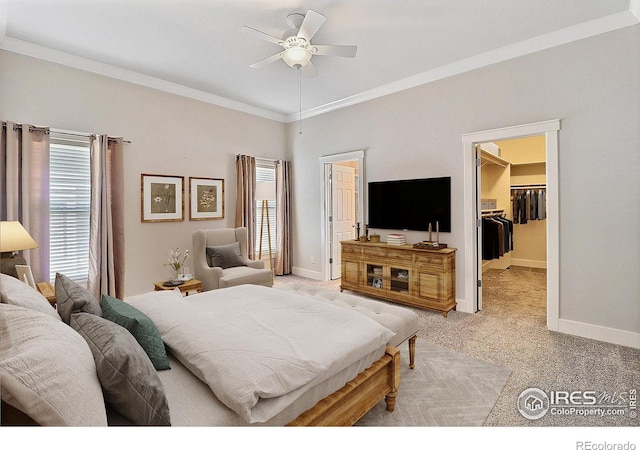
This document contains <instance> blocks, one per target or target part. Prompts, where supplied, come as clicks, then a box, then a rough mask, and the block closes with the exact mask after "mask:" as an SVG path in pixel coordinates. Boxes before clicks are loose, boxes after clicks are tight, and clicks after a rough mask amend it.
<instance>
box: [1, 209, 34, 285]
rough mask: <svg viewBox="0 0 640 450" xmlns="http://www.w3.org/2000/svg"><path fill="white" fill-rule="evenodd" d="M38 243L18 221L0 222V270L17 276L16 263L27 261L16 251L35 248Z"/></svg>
mask: <svg viewBox="0 0 640 450" xmlns="http://www.w3.org/2000/svg"><path fill="white" fill-rule="evenodd" d="M37 247H38V244H37V243H36V241H34V240H33V238H32V237H31V236H30V235H29V233H28V232H27V230H25V229H24V227H23V226H22V224H21V223H20V222H18V221H17V220H16V221H1V222H0V272H1V273H6V274H7V275H11V276H12V277H15V278H18V272H17V271H16V265H26V264H27V261H26V260H25V259H24V258H23V257H22V256H21V255H18V254H17V253H16V252H19V251H21V250H29V249H32V248H37Z"/></svg>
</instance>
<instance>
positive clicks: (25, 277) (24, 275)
mask: <svg viewBox="0 0 640 450" xmlns="http://www.w3.org/2000/svg"><path fill="white" fill-rule="evenodd" d="M15 267H16V273H17V274H18V279H19V280H20V281H22V282H24V283H26V284H28V285H29V286H31V287H32V288H34V289H36V282H35V281H34V279H33V272H31V266H25V265H22V264H16V266H15Z"/></svg>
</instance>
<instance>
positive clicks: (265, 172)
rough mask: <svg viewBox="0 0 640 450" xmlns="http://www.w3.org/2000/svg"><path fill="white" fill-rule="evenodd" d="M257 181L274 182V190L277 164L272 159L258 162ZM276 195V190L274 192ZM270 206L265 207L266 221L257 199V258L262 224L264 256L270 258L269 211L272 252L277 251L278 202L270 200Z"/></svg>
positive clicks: (259, 201) (268, 203) (260, 203)
mask: <svg viewBox="0 0 640 450" xmlns="http://www.w3.org/2000/svg"><path fill="white" fill-rule="evenodd" d="M256 182H257V183H260V182H267V183H273V186H274V191H275V185H276V166H275V163H273V162H271V161H257V162H256ZM274 197H275V192H274ZM267 205H268V207H267V208H266V209H265V217H264V221H263V220H262V201H261V200H256V245H255V248H256V258H257V257H258V255H259V254H260V250H261V249H260V226H261V225H262V258H263V259H264V258H265V257H266V258H267V259H268V258H269V240H268V236H269V233H268V230H267V217H266V216H267V213H266V211H267V210H268V211H269V221H268V223H269V228H270V230H271V252H272V253H275V249H276V202H275V200H269V201H268V202H267Z"/></svg>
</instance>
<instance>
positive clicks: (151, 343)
mask: <svg viewBox="0 0 640 450" xmlns="http://www.w3.org/2000/svg"><path fill="white" fill-rule="evenodd" d="M100 306H101V308H102V317H104V318H105V319H107V320H110V321H112V322H115V323H117V324H118V325H121V326H123V327H125V328H126V329H127V330H129V332H130V333H131V334H132V335H133V337H135V338H136V341H138V343H139V344H140V346H141V347H142V348H143V349H144V351H145V352H146V353H147V355H149V359H150V360H151V362H152V363H153V367H155V368H156V370H165V369H170V367H169V358H168V357H167V351H166V349H165V348H164V342H162V337H161V336H160V331H158V327H156V324H155V323H153V321H152V320H151V319H150V318H149V317H148V316H147V315H146V314H144V313H143V312H142V311H139V310H137V309H136V308H134V307H133V306H131V305H129V304H128V303H125V302H123V301H122V300H119V299H117V298H114V297H111V296H109V295H104V294H103V295H102V301H101V302H100Z"/></svg>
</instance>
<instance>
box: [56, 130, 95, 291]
mask: <svg viewBox="0 0 640 450" xmlns="http://www.w3.org/2000/svg"><path fill="white" fill-rule="evenodd" d="M89 145H90V144H89V141H88V139H87V140H86V141H84V140H82V139H79V140H61V139H55V138H54V137H53V133H52V137H51V144H50V161H49V176H50V181H49V187H50V194H49V195H50V203H49V214H50V218H49V228H50V235H49V247H50V253H49V265H50V271H49V280H50V281H51V282H52V283H53V282H54V281H55V276H56V272H60V273H62V274H64V275H65V276H67V277H69V278H70V279H72V280H74V281H78V282H86V281H87V278H88V275H89V218H90V204H91V167H90V159H89V155H90V153H89Z"/></svg>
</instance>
